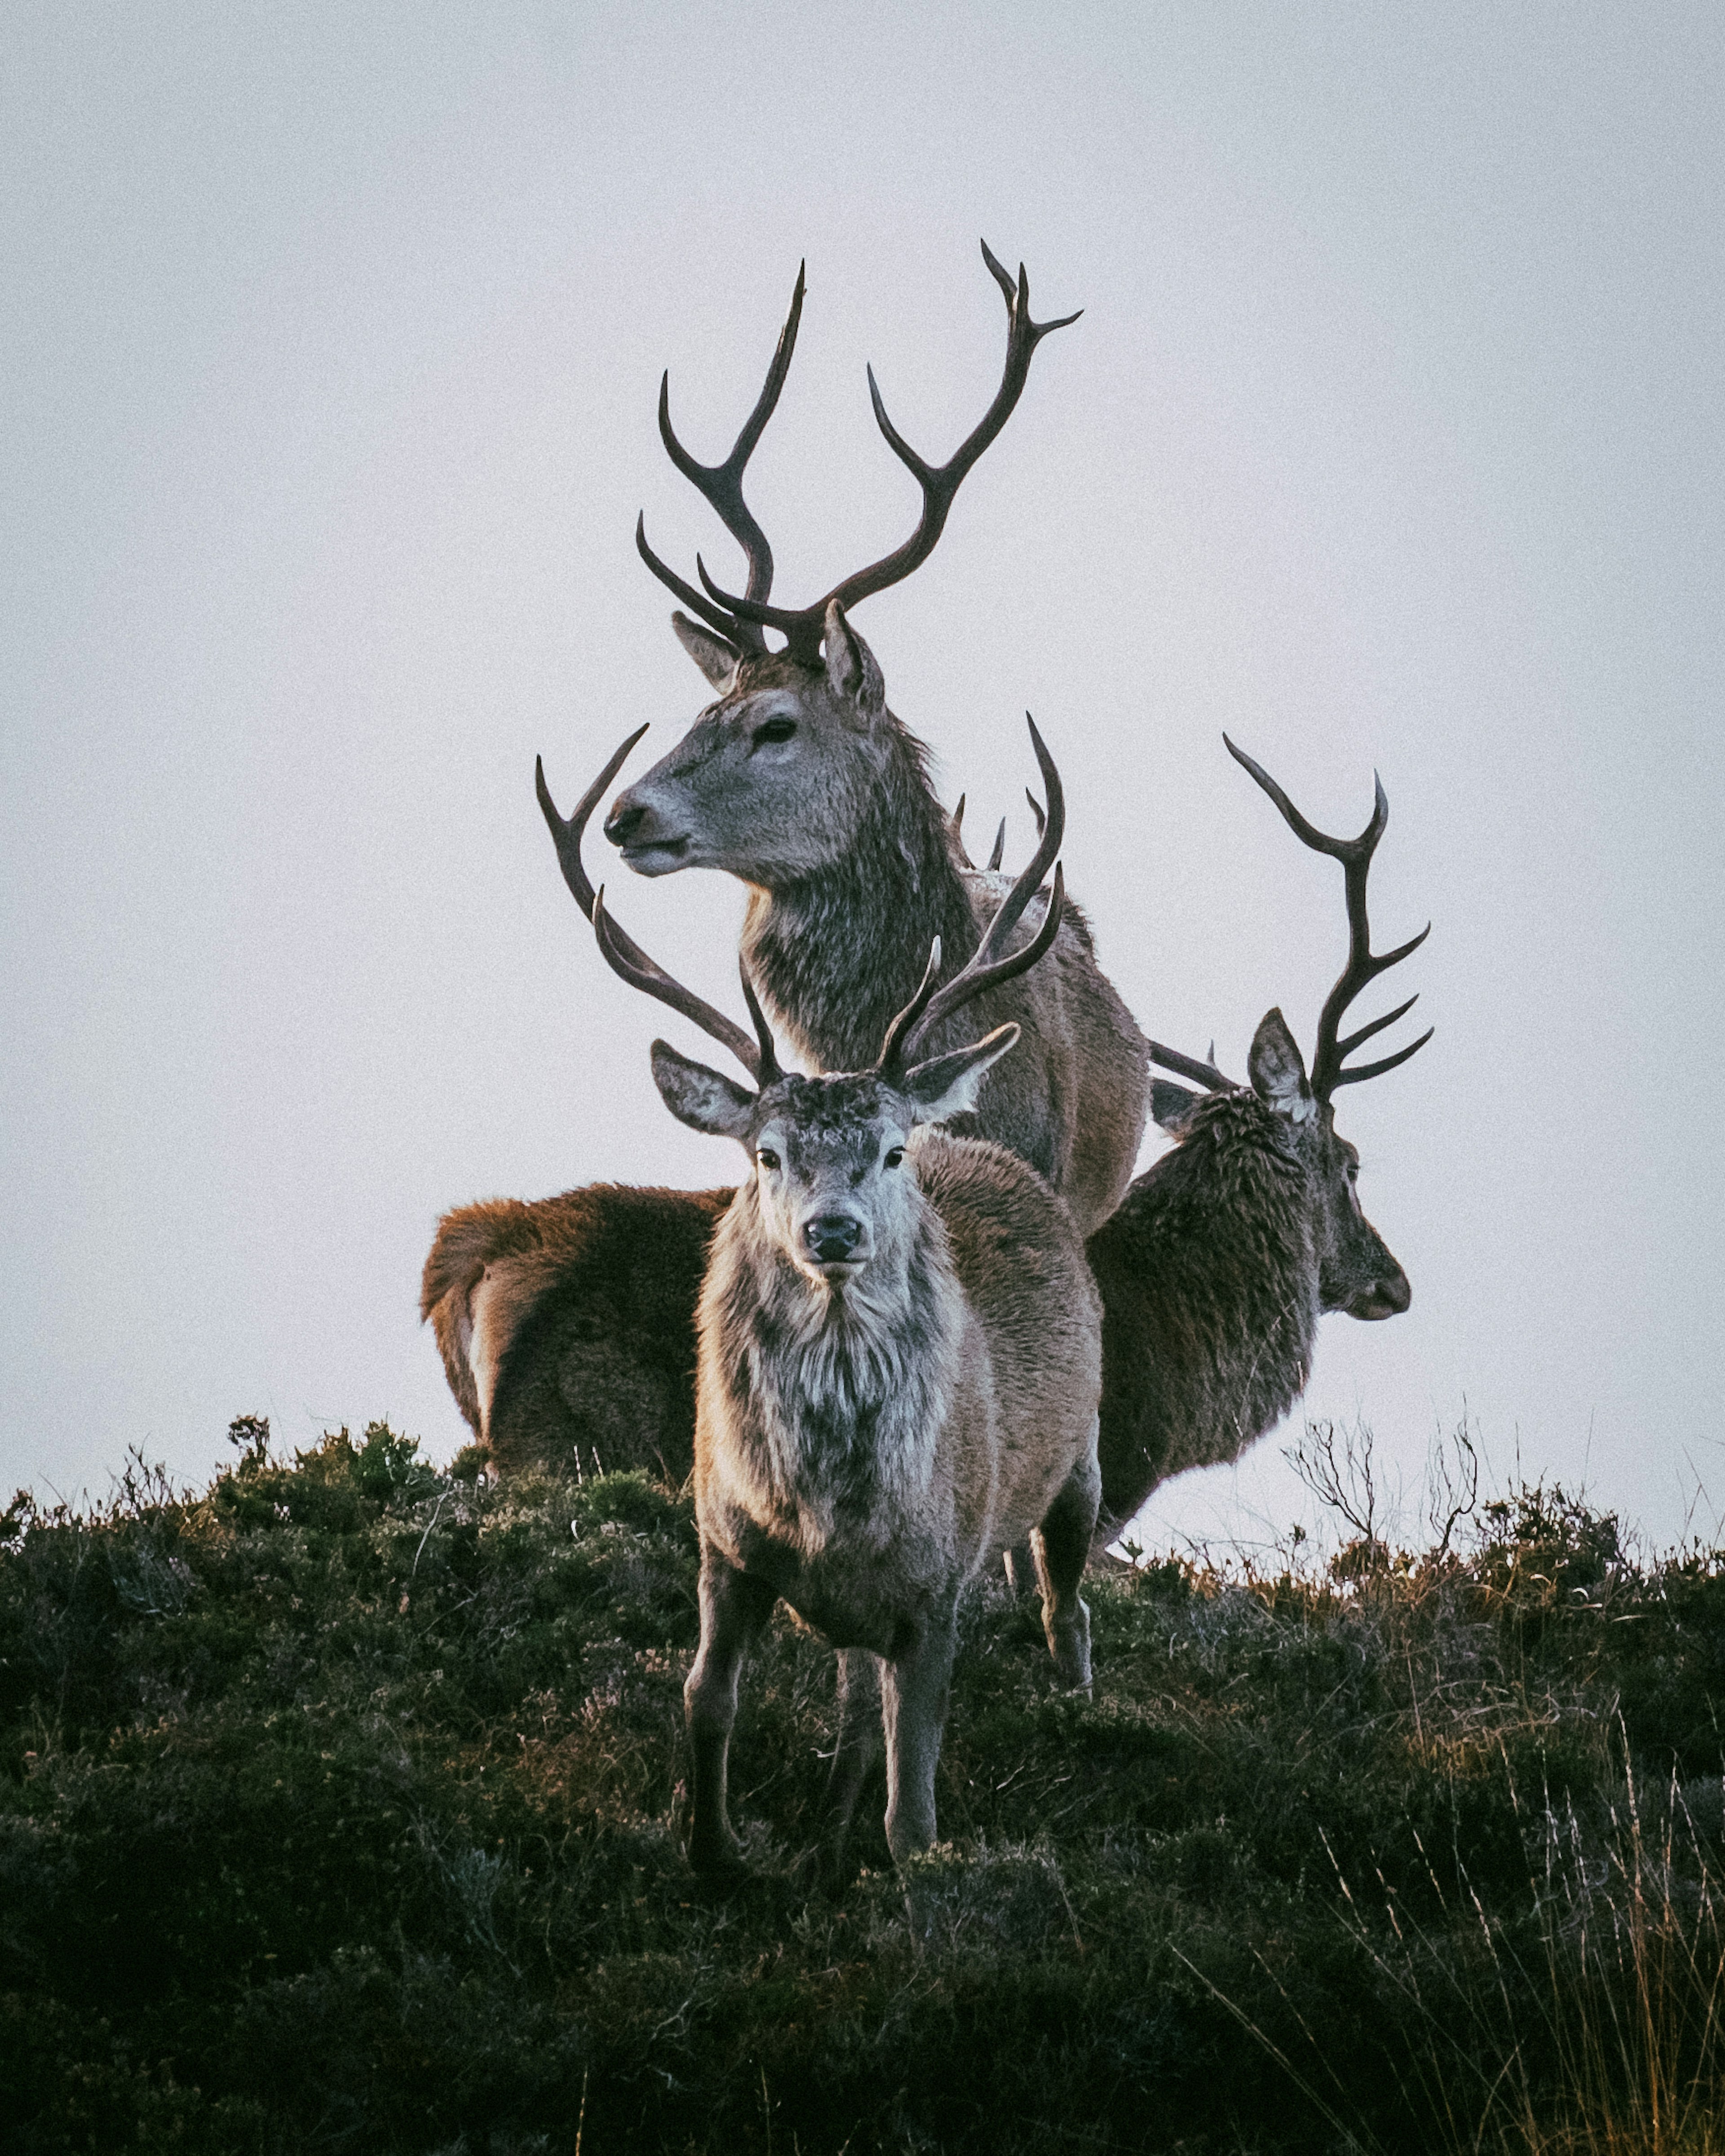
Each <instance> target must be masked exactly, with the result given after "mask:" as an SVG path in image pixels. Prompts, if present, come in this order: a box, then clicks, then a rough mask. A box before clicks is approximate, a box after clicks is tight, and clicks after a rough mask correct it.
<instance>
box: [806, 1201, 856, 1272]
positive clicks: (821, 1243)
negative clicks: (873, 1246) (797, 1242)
mask: <svg viewBox="0 0 1725 2156" xmlns="http://www.w3.org/2000/svg"><path fill="white" fill-rule="evenodd" d="M862 1232H863V1224H862V1222H861V1221H860V1220H859V1219H856V1218H855V1215H854V1214H850V1213H821V1214H817V1215H816V1216H815V1218H814V1219H812V1220H806V1221H804V1222H803V1241H804V1242H805V1243H806V1244H807V1245H809V1255H810V1256H811V1257H812V1258H813V1259H814V1260H815V1261H816V1263H817V1264H819V1265H843V1264H844V1263H845V1260H847V1259H848V1258H850V1257H851V1256H852V1255H854V1254H855V1250H856V1246H857V1245H858V1244H859V1243H860V1241H861V1240H862Z"/></svg>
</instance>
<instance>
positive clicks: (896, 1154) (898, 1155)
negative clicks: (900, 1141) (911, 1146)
mask: <svg viewBox="0 0 1725 2156" xmlns="http://www.w3.org/2000/svg"><path fill="white" fill-rule="evenodd" d="M904 1157H905V1149H904V1147H902V1146H894V1147H893V1148H892V1150H891V1152H889V1153H888V1154H887V1156H886V1163H885V1165H886V1167H888V1168H896V1167H898V1165H899V1164H900V1163H901V1161H902V1160H903V1159H904Z"/></svg>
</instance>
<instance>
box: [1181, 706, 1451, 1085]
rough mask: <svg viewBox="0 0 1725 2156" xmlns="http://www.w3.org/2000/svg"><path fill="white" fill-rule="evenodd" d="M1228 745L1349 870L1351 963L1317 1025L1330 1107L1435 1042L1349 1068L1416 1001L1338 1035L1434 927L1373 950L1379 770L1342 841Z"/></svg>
mask: <svg viewBox="0 0 1725 2156" xmlns="http://www.w3.org/2000/svg"><path fill="white" fill-rule="evenodd" d="M1222 739H1223V741H1224V743H1225V744H1226V746H1227V749H1228V753H1229V754H1230V756H1231V757H1233V758H1234V760H1235V762H1236V763H1239V764H1240V765H1242V766H1243V767H1244V768H1245V770H1247V771H1248V772H1250V773H1251V775H1252V777H1253V778H1255V780H1256V781H1257V783H1258V784H1259V785H1260V787H1262V788H1263V789H1264V791H1265V793H1267V794H1268V795H1269V796H1270V798H1271V800H1272V801H1273V802H1274V803H1276V807H1277V808H1279V809H1280V810H1281V814H1282V817H1283V819H1284V821H1285V822H1286V824H1287V825H1288V828H1289V829H1291V831H1292V832H1293V833H1294V835H1295V836H1296V838H1297V839H1299V840H1300V841H1301V844H1304V845H1307V846H1310V847H1311V848H1312V850H1313V851H1314V852H1317V853H1320V854H1328V855H1332V858H1333V859H1335V860H1338V861H1340V862H1341V864H1342V870H1343V882H1344V889H1345V896H1346V900H1347V906H1348V963H1347V964H1346V965H1345V966H1344V967H1343V969H1342V972H1341V973H1340V974H1339V975H1338V976H1337V981H1336V984H1335V986H1334V987H1333V988H1332V989H1331V990H1330V993H1329V994H1328V995H1327V997H1326V998H1324V1007H1323V1010H1322V1013H1321V1014H1320V1015H1319V1018H1318V1021H1317V1053H1316V1055H1314V1056H1313V1058H1312V1092H1313V1094H1314V1095H1315V1096H1316V1097H1317V1099H1318V1100H1320V1101H1327V1100H1328V1099H1329V1098H1330V1096H1331V1095H1332V1093H1334V1091H1335V1090H1336V1088H1337V1086H1357V1085H1358V1083H1359V1081H1361V1080H1362V1079H1363V1078H1375V1077H1377V1076H1378V1075H1381V1073H1383V1072H1384V1071H1385V1070H1394V1068H1395V1066H1396V1065H1397V1064H1399V1063H1405V1062H1406V1061H1407V1060H1408V1058H1409V1056H1410V1055H1414V1053H1415V1052H1416V1051H1417V1050H1420V1049H1421V1048H1423V1047H1424V1046H1425V1044H1426V1042H1427V1041H1428V1040H1430V1038H1431V1034H1430V1032H1427V1033H1425V1034H1422V1035H1421V1036H1420V1039H1418V1040H1416V1041H1415V1042H1414V1044H1413V1045H1412V1046H1411V1047H1409V1048H1405V1049H1402V1050H1399V1051H1398V1052H1397V1053H1396V1054H1395V1055H1389V1056H1385V1057H1384V1058H1382V1059H1381V1060H1379V1061H1378V1062H1376V1063H1367V1064H1361V1065H1358V1066H1357V1067H1356V1068H1354V1069H1353V1070H1344V1069H1343V1059H1344V1058H1345V1057H1346V1056H1347V1055H1348V1054H1349V1053H1350V1051H1351V1050H1353V1049H1355V1048H1358V1046H1359V1045H1360V1043H1361V1042H1362V1041H1364V1040H1369V1039H1371V1037H1372V1035H1373V1034H1375V1033H1381V1032H1382V1031H1383V1029H1384V1027H1385V1026H1387V1025H1391V1024H1394V1022H1395V1020H1396V1019H1399V1018H1400V1017H1402V1016H1404V1014H1405V1013H1406V1012H1408V1011H1409V1010H1410V1009H1412V1008H1413V1004H1414V1001H1416V1000H1417V998H1412V997H1410V998H1409V1000H1408V1002H1406V1003H1405V1004H1402V1005H1401V1007H1400V1009H1397V1010H1394V1011H1391V1012H1390V1013H1389V1016H1388V1017H1385V1018H1380V1019H1373V1020H1372V1021H1371V1023H1370V1024H1367V1025H1365V1026H1363V1027H1361V1028H1360V1029H1358V1031H1357V1032H1355V1033H1352V1034H1348V1037H1347V1039H1340V1038H1339V1037H1338V1034H1339V1029H1340V1026H1341V1023H1342V1014H1343V1012H1344V1011H1345V1010H1346V1009H1348V1005H1349V1004H1351V1003H1352V1002H1353V999H1354V998H1355V997H1356V996H1358V994H1359V993H1360V991H1361V990H1362V989H1363V988H1366V987H1367V986H1368V984H1369V983H1371V982H1373V981H1375V980H1376V979H1377V978H1378V975H1379V974H1380V973H1388V971H1389V968H1391V967H1392V966H1396V965H1399V964H1400V963H1401V962H1402V960H1403V959H1404V958H1405V957H1409V955H1410V954H1411V953H1412V952H1415V951H1417V950H1418V949H1419V947H1420V945H1421V944H1422V943H1423V942H1425V939H1426V937H1428V936H1429V935H1430V933H1431V923H1430V921H1427V922H1426V924H1425V927H1424V928H1422V929H1421V930H1420V933H1419V934H1418V935H1417V936H1413V937H1409V939H1408V941H1407V942H1405V943H1401V944H1398V945H1397V947H1396V948H1395V949H1394V951H1384V952H1373V949H1372V925H1371V921H1370V919H1369V917H1368V914H1367V910H1366V880H1367V878H1368V876H1369V875H1370V874H1371V870H1372V856H1373V854H1374V853H1375V852H1376V851H1377V850H1378V840H1379V839H1381V838H1382V837H1383V836H1384V830H1385V829H1386V827H1387V826H1388V824H1389V796H1388V795H1387V794H1386V793H1384V782H1383V780H1382V779H1381V778H1378V774H1377V773H1376V772H1373V774H1372V785H1373V801H1372V814H1371V820H1370V821H1369V822H1368V824H1367V825H1366V828H1365V829H1364V830H1363V831H1362V832H1361V833H1360V834H1359V836H1358V838H1357V839H1337V838H1334V837H1332V835H1331V834H1329V833H1327V832H1325V831H1320V830H1319V829H1318V828H1317V825H1316V824H1312V823H1311V822H1309V821H1308V820H1307V818H1306V817H1304V816H1302V815H1301V813H1300V811H1299V810H1298V809H1297V808H1296V807H1295V806H1294V804H1293V803H1292V802H1291V800H1289V798H1288V797H1287V795H1286V793H1284V792H1283V791H1282V789H1281V787H1280V786H1278V785H1277V784H1276V781H1275V780H1274V779H1273V778H1271V776H1270V774H1269V773H1268V772H1267V771H1266V770H1265V768H1264V767H1263V766H1262V765H1261V764H1260V763H1258V762H1255V761H1254V759H1253V758H1252V757H1249V756H1248V755H1247V754H1246V753H1245V750H1244V749H1240V748H1236V747H1235V745H1234V743H1233V742H1231V741H1230V740H1229V739H1228V737H1227V735H1226V734H1224V735H1223V737H1222Z"/></svg>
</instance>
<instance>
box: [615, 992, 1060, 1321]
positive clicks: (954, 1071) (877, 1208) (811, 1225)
mask: <svg viewBox="0 0 1725 2156" xmlns="http://www.w3.org/2000/svg"><path fill="white" fill-rule="evenodd" d="M1018 1037H1019V1029H1018V1028H1017V1027H1016V1026H1015V1025H1005V1026H1001V1027H999V1028H998V1029H996V1030H995V1031H994V1032H993V1033H992V1034H989V1035H988V1037H987V1039H983V1040H980V1041H978V1042H977V1043H975V1044H974V1045H973V1046H972V1047H970V1048H968V1049H962V1050H957V1051H956V1052H955V1053H953V1054H952V1055H942V1056H937V1057H936V1058H935V1059H934V1060H932V1061H931V1062H928V1063H924V1064H920V1065H917V1066H916V1068H915V1069H913V1070H909V1071H907V1072H906V1073H905V1074H904V1075H903V1076H902V1077H901V1080H900V1081H899V1082H898V1083H897V1084H896V1085H889V1084H888V1083H887V1082H886V1081H885V1080H884V1079H882V1078H880V1076H878V1075H875V1073H873V1072H864V1073H861V1074H860V1075H849V1076H840V1077H827V1078H804V1077H801V1076H798V1075H792V1076H789V1077H785V1078H780V1079H778V1080H777V1081H775V1082H774V1083H773V1084H772V1085H770V1086H767V1087H766V1088H765V1089H764V1090H763V1091H762V1092H760V1093H758V1094H751V1093H748V1092H746V1091H744V1089H743V1088H742V1086H737V1085H735V1084H733V1083H732V1081H731V1080H729V1079H727V1078H725V1077H721V1075H720V1074H719V1073H718V1072H717V1071H716V1070H708V1069H707V1068H706V1065H703V1064H699V1063H694V1062H691V1060H689V1059H688V1058H687V1057H686V1056H683V1055H679V1054H678V1053H677V1051H676V1050H675V1049H674V1048H672V1047H670V1046H669V1045H667V1044H666V1043H665V1042H664V1041H662V1040H661V1041H655V1043H654V1045H653V1076H654V1081H655V1084H656V1085H657V1086H658V1087H659V1091H660V1096H661V1097H662V1098H663V1100H664V1101H665V1106H667V1107H668V1108H669V1109H670V1111H671V1113H672V1114H673V1115H674V1116H676V1117H677V1118H678V1120H679V1121H680V1122H685V1123H687V1124H688V1125H689V1126H690V1127H691V1128H692V1129H695V1130H699V1131H706V1132H712V1133H715V1134H717V1135H721V1136H724V1137H734V1138H735V1139H736V1140H737V1142H738V1143H739V1144H740V1145H742V1147H744V1149H745V1150H746V1151H747V1153H748V1155H749V1157H750V1160H751V1162H752V1167H753V1172H754V1186H755V1198H756V1204H757V1209H758V1214H759V1218H760V1219H761V1222H762V1226H763V1227H764V1229H766V1231H767V1233H768V1235H769V1236H770V1237H771V1239H772V1240H773V1244H774V1245H775V1246H776V1247H777V1248H778V1250H779V1252H780V1253H781V1255H783V1257H785V1258H787V1259H788V1260H789V1261H790V1262H791V1263H792V1264H793V1265H794V1266H796V1267H797V1269H798V1271H800V1272H802V1273H803V1274H805V1275H806V1276H808V1277H809V1279H811V1280H814V1281H820V1282H822V1283H823V1284H824V1286H827V1287H829V1288H831V1289H834V1290H839V1291H842V1290H843V1289H844V1288H845V1286H846V1285H847V1284H848V1283H850V1282H851V1281H858V1280H860V1278H861V1277H862V1276H864V1275H865V1273H866V1272H867V1271H868V1270H870V1269H871V1268H872V1269H875V1270H891V1271H894V1272H896V1271H899V1270H901V1269H902V1267H903V1265H905V1263H906V1260H907V1259H908V1256H909V1254H910V1250H911V1245H912V1242H913V1240H914V1238H915V1235H916V1228H917V1225H918V1223H919V1220H920V1218H921V1206H922V1201H921V1199H920V1195H919V1193H918V1192H917V1189H916V1179H915V1177H914V1175H913V1173H911V1171H910V1170H909V1169H907V1168H906V1164H905V1148H906V1145H907V1143H908V1142H909V1140H910V1137H911V1132H912V1131H914V1130H915V1129H916V1128H917V1127H918V1126H919V1125H923V1124H933V1123H942V1122H947V1121H948V1120H949V1119H950V1118H951V1117H952V1116H958V1115H963V1114H965V1113H967V1112H968V1111H969V1110H970V1109H971V1108H972V1107H973V1106H974V1105H975V1101H976V1095H977V1091H978V1087H979V1086H981V1084H982V1081H983V1077H984V1076H985V1075H986V1074H987V1072H988V1069H989V1068H990V1066H991V1065H993V1064H994V1063H996V1062H998V1061H999V1059H1000V1057H1001V1056H1003V1055H1005V1054H1006V1052H1007V1050H1009V1048H1011V1047H1012V1046H1013V1045H1014V1042H1015V1041H1016V1040H1017V1039H1018Z"/></svg>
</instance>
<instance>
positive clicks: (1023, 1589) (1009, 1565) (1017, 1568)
mask: <svg viewBox="0 0 1725 2156" xmlns="http://www.w3.org/2000/svg"><path fill="white" fill-rule="evenodd" d="M1002 1562H1003V1563H1004V1565H1005V1567H1006V1591H1007V1593H1008V1594H1029V1592H1030V1589H1031V1588H1032V1587H1033V1586H1034V1584H1035V1580H1036V1561H1035V1559H1034V1558H1033V1557H1032V1556H1031V1554H1030V1543H1029V1537H1026V1538H1025V1539H1024V1541H1023V1542H1021V1543H1014V1544H1013V1546H1012V1548H1010V1549H1009V1550H1008V1551H1007V1552H1006V1553H1005V1556H1004V1558H1003V1559H1002Z"/></svg>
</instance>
